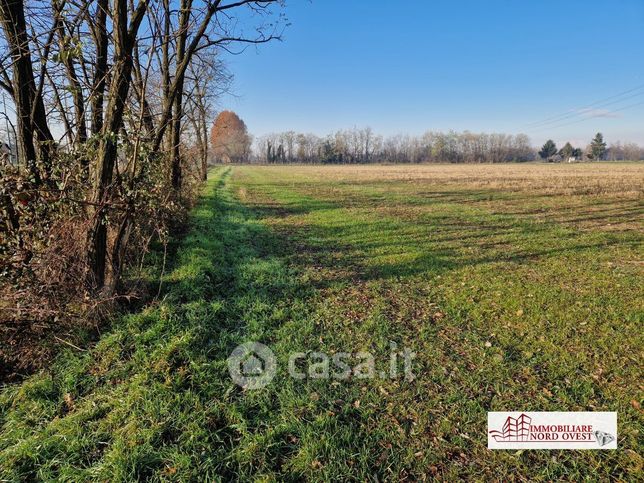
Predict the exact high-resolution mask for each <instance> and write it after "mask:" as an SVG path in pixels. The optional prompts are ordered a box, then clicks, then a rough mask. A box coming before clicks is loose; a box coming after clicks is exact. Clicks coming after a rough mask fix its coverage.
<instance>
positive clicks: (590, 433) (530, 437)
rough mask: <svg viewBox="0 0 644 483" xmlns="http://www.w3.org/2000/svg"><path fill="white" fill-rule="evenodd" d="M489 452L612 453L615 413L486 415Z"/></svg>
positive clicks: (615, 427)
mask: <svg viewBox="0 0 644 483" xmlns="http://www.w3.org/2000/svg"><path fill="white" fill-rule="evenodd" d="M488 448H490V449H540V448H541V449H550V448H553V449H554V448H558V449H565V448H571V449H615V448H617V413H614V412H613V413H611V412H605V413H604V412H589V413H586V412H572V413H571V412H535V413H498V412H497V413H488Z"/></svg>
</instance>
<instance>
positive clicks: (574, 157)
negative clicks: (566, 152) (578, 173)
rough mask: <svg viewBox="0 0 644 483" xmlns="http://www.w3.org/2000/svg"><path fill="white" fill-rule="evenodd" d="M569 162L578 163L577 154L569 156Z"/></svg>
mask: <svg viewBox="0 0 644 483" xmlns="http://www.w3.org/2000/svg"><path fill="white" fill-rule="evenodd" d="M568 162H569V163H576V162H577V157H576V156H570V157H569V158H568Z"/></svg>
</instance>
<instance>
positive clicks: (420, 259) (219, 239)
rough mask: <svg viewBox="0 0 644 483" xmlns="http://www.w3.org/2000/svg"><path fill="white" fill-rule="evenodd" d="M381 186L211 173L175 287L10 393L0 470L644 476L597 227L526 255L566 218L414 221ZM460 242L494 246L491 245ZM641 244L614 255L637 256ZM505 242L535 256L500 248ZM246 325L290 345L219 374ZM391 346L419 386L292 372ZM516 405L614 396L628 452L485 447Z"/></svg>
mask: <svg viewBox="0 0 644 483" xmlns="http://www.w3.org/2000/svg"><path fill="white" fill-rule="evenodd" d="M375 195H381V192H380V187H374V186H373V185H368V186H364V189H363V190H356V189H355V188H354V187H351V186H347V187H346V188H345V189H342V188H337V187H334V188H333V191H332V192H329V185H328V184H327V185H325V184H324V183H322V182H320V181H319V180H318V181H315V180H314V181H307V182H304V181H302V180H300V181H299V182H298V181H297V179H294V178H292V177H290V176H288V174H287V172H285V173H284V175H283V178H275V177H274V173H267V172H266V171H263V170H261V169H256V168H234V170H231V169H226V170H224V169H220V170H218V171H217V172H216V173H213V175H212V176H211V179H210V181H209V182H208V185H207V187H206V188H205V190H204V194H203V196H202V199H201V202H200V203H199V205H198V206H197V207H196V208H195V210H194V212H193V215H192V221H191V229H190V231H189V233H188V234H187V236H186V237H185V238H184V239H183V240H182V242H181V244H180V247H179V250H178V253H177V255H176V257H175V260H174V263H173V268H172V270H171V271H170V273H169V274H168V275H167V277H166V278H165V280H164V297H163V298H162V301H161V302H159V303H157V304H154V305H152V306H150V307H149V308H147V309H146V310H144V311H143V312H141V313H137V314H133V315H130V316H127V317H125V318H123V320H120V321H118V322H117V323H116V324H115V325H114V327H113V329H112V330H111V331H110V332H109V333H108V334H105V335H104V336H103V337H102V339H101V340H100V342H99V343H98V345H97V346H96V347H95V348H93V349H92V350H91V351H89V352H87V353H84V354H82V355H79V354H78V353H73V352H69V353H66V354H64V355H63V356H61V358H60V359H59V361H58V362H57V364H56V365H55V366H54V367H52V368H51V370H50V371H48V372H47V373H44V374H41V375H37V376H35V377H32V378H30V379H29V380H28V381H26V382H25V383H24V384H22V385H19V386H11V387H8V388H6V389H4V390H3V391H2V393H0V481H1V480H4V479H6V480H9V481H20V480H28V479H42V480H66V481H84V480H114V481H129V480H132V479H152V480H177V481H190V480H193V481H194V480H201V481H203V480H218V479H221V480H235V479H239V480H244V481H248V480H256V479H259V480H298V479H302V478H308V479H315V480H331V479H336V480H339V479H345V480H346V479H355V480H361V481H363V480H375V479H379V480H382V479H392V480H398V479H404V478H414V479H418V478H422V477H424V476H426V477H430V478H431V477H436V478H444V479H455V478H465V477H478V478H485V479H491V478H498V479H543V480H551V479H555V478H567V479H575V480H577V479H582V478H590V479H594V478H596V477H598V478H606V477H613V478H622V479H629V478H632V477H634V476H635V475H636V474H637V473H638V472H641V469H642V458H641V456H640V455H639V454H638V453H639V450H640V446H638V441H641V434H642V416H641V413H640V412H638V411H637V410H635V409H634V408H633V407H631V405H630V401H631V400H632V399H638V398H639V395H641V386H640V387H639V389H638V388H637V387H636V385H635V380H636V379H637V377H638V375H641V363H640V362H638V354H639V355H641V335H640V334H639V330H638V328H640V327H641V312H640V311H638V310H639V309H641V307H639V305H638V302H637V293H638V285H637V284H638V282H637V276H636V275H637V274H633V273H632V272H629V271H628V270H625V271H622V272H619V273H614V272H613V271H606V270H603V269H602V270H599V271H597V266H600V265H601V262H602V261H604V260H605V259H606V255H605V254H602V253H601V251H600V247H601V246H603V245H602V243H604V242H605V241H606V240H605V239H604V238H603V237H604V235H602V234H593V233H590V234H589V235H588V237H589V240H588V241H589V243H582V244H579V243H578V240H577V244H578V245H583V246H584V248H579V250H576V251H575V250H570V249H568V250H563V251H556V250H555V251H552V253H546V254H542V255H541V256H532V257H531V254H533V253H534V252H535V250H537V249H538V248H539V245H540V244H541V245H543V244H544V243H547V244H549V245H552V244H553V243H554V242H555V240H558V239H561V241H560V242H559V243H560V244H563V247H564V248H566V247H567V246H568V245H566V244H571V245H572V242H573V241H572V240H571V239H570V238H568V237H567V236H564V235H566V233H567V232H566V229H565V227H564V228H561V227H558V226H557V225H553V226H549V227H548V229H547V230H545V231H544V230H541V231H540V230H532V229H531V227H532V226H533V225H531V224H530V223H528V224H527V225H525V224H524V225H521V224H519V225H518V226H519V227H518V228H516V227H515V229H513V226H514V225H516V223H515V222H516V220H513V219H510V218H508V217H504V216H499V215H494V214H487V215H486V214H485V213H484V212H481V211H480V210H479V211H472V209H471V208H469V207H467V206H465V205H463V206H461V207H459V206H458V205H459V204H458V203H456V206H455V205H454V204H447V205H445V204H436V205H432V206H431V210H429V211H428V212H423V213H420V214H419V213H415V214H412V215H413V216H410V213H409V212H404V213H403V212H400V211H396V210H395V209H393V208H391V207H388V206H386V201H387V200H386V199H383V200H382V203H378V202H375V201H374V198H373V196H375ZM383 196H384V195H383ZM398 208H400V207H398ZM374 210H375V211H374ZM419 216H420V217H419ZM459 224H460V225H459ZM477 224H478V225H477ZM477 226H481V227H486V228H485V229H484V230H483V231H482V232H481V231H480V230H478V229H477ZM450 227H451V228H450ZM537 228H538V227H537ZM542 228H543V227H542ZM562 236H563V238H562ZM459 237H460V238H459ZM468 237H472V238H470V239H475V240H481V242H482V243H489V242H490V241H491V240H492V241H493V242H494V243H496V244H497V245H498V246H497V245H495V246H494V247H492V248H490V249H491V250H493V251H492V252H491V253H489V252H488V253H485V257H482V256H481V255H482V253H483V252H484V248H483V247H481V246H479V245H472V244H470V245H467V244H465V243H463V240H465V239H468ZM495 237H496V238H495ZM629 237H631V235H625V238H623V239H619V238H618V239H617V240H616V242H615V243H614V245H615V248H614V250H616V252H612V256H614V255H615V253H619V254H621V255H622V256H623V257H625V258H627V259H628V258H629V257H631V258H632V257H634V256H635V255H634V252H633V248H632V244H631V245H629V242H632V241H633V240H632V237H631V238H629ZM604 244H605V243H604ZM586 245H587V246H586ZM470 246H471V248H472V250H470V249H469V248H470ZM555 248H556V247H555ZM513 250H516V251H518V252H519V254H521V253H523V254H527V257H528V258H526V259H520V258H519V259H517V258H516V257H515V258H512V257H507V259H503V261H502V262H495V261H494V258H495V257H496V255H497V254H499V253H502V252H506V253H507V252H510V254H512V253H513ZM473 251H474V253H472V252H473ZM562 254H563V255H562ZM593 256H594V257H599V258H598V260H599V262H597V263H598V264H599V265H595V264H594V262H592V260H594V258H593ZM530 257H531V258H530ZM488 258H489V260H487V259H488ZM470 260H478V261H479V263H466V262H467V261H470ZM525 260H530V263H529V264H528V263H526V262H525ZM579 260H582V261H587V266H583V265H581V266H580V265H579ZM589 261H590V262H589ZM457 262H458V263H457ZM570 272H572V274H571V273H570ZM575 279H578V280H582V281H583V283H581V284H578V285H575V286H572V287H570V286H568V281H569V280H575ZM553 280H559V282H560V284H553V283H552V281H553ZM615 283H619V284H621V287H622V289H621V290H620V291H615V290H611V286H612V285H611V284H615ZM495 294H496V295H495ZM599 308H601V309H602V310H603V312H601V313H595V312H590V311H596V310H597V309H599ZM544 314H545V316H544ZM615 320H619V321H620V324H615V323H614V321H615ZM584 321H585V322H586V323H585V324H584V325H583V326H580V325H579V324H580V323H581V322H584ZM617 339H618V340H620V341H623V342H622V346H619V344H616V343H615V340H617ZM249 340H255V341H261V342H263V343H265V344H267V345H269V346H270V347H271V349H273V351H274V352H275V354H276V357H277V361H278V373H277V376H276V378H275V379H274V381H273V382H272V383H271V384H270V385H269V386H267V387H266V388H265V389H262V390H257V391H242V390H241V389H240V388H239V387H238V386H236V385H235V384H233V382H232V381H231V379H230V376H229V374H228V368H227V364H226V358H227V357H228V355H229V354H230V352H231V350H232V349H233V348H234V347H235V346H237V345H238V344H240V343H242V342H246V341H249ZM390 341H394V342H396V344H398V346H399V347H401V348H402V347H405V346H408V347H411V348H412V349H413V350H414V351H415V352H417V353H418V356H417V361H416V364H417V365H416V367H415V372H416V374H417V379H416V380H414V381H412V382H409V381H405V380H401V379H395V380H390V379H387V380H382V379H357V378H352V379H350V380H342V381H339V380H315V379H306V380H295V379H293V378H291V377H289V376H288V375H287V374H286V367H287V361H288V357H289V354H291V353H293V352H297V351H302V352H306V351H324V352H326V353H329V354H333V353H334V352H337V351H347V352H358V351H363V350H368V351H369V352H371V353H372V354H374V355H375V356H376V360H377V362H379V363H380V362H382V363H383V365H384V367H387V366H388V362H389V359H388V357H389V352H390ZM488 343H489V345H488ZM579 347H581V348H582V350H579ZM575 349H577V350H575ZM379 368H380V367H379ZM638 391H639V392H638ZM519 408H520V409H526V410H527V409H532V410H557V409H561V410H576V409H578V410H581V409H587V410H592V409H596V410H602V409H606V410H619V411H620V415H619V417H620V433H621V434H620V447H621V448H622V449H620V450H619V451H616V452H602V453H598V452H589V451H587V452H573V451H570V452H530V451H528V452H523V453H522V452H506V451H498V452H489V451H488V450H487V449H486V448H485V445H486V435H485V431H486V428H485V426H486V419H485V413H486V411H488V410H493V409H498V410H505V409H519Z"/></svg>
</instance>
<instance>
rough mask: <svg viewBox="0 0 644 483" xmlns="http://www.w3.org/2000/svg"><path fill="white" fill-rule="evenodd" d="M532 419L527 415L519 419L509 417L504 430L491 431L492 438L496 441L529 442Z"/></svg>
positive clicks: (522, 415)
mask: <svg viewBox="0 0 644 483" xmlns="http://www.w3.org/2000/svg"><path fill="white" fill-rule="evenodd" d="M531 423H532V418H531V417H530V416H528V415H527V414H521V415H520V416H519V417H518V418H513V417H512V416H508V419H506V420H505V424H504V425H503V429H502V430H501V431H490V436H492V437H493V438H494V441H496V442H497V443H498V442H501V441H512V442H518V441H528V440H529V438H530V424H531Z"/></svg>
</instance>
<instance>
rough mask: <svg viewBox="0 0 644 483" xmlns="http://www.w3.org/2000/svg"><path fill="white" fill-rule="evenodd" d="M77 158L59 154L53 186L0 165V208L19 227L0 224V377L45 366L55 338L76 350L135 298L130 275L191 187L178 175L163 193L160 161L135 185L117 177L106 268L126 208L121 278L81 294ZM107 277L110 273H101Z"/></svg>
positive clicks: (82, 184) (190, 180)
mask: <svg viewBox="0 0 644 483" xmlns="http://www.w3.org/2000/svg"><path fill="white" fill-rule="evenodd" d="M76 159H77V158H76V157H73V156H68V157H65V156H61V159H60V160H59V163H58V164H57V166H58V169H59V172H58V173H57V174H56V178H57V179H59V180H62V181H60V182H58V183H57V184H56V185H55V186H52V185H48V186H45V187H40V188H38V189H35V188H34V187H33V184H32V183H31V182H30V180H29V178H28V176H27V175H26V174H25V173H24V172H21V171H20V170H19V169H18V168H15V167H3V169H2V170H0V183H1V191H0V196H3V197H4V198H3V200H2V201H3V203H5V205H4V206H3V207H2V209H3V210H5V211H6V208H7V205H6V203H7V202H8V203H11V205H12V206H11V208H12V209H14V211H15V212H16V213H17V214H18V216H19V218H20V229H19V230H17V231H16V230H14V231H12V230H11V227H10V225H9V224H5V223H4V221H3V223H2V225H1V226H0V382H2V381H3V380H4V381H8V380H12V379H14V378H16V377H19V376H20V375H23V374H28V373H30V372H32V371H33V370H36V369H39V368H42V367H45V366H46V364H47V362H48V361H49V360H50V359H51V356H52V355H53V354H54V353H55V349H56V347H58V346H60V345H61V344H64V345H67V346H71V347H75V348H76V350H83V349H82V346H83V345H85V344H86V343H87V342H88V340H89V339H88V337H91V336H92V334H97V333H98V332H99V328H100V326H101V325H102V324H103V323H104V322H105V321H106V320H107V319H109V317H110V316H111V315H112V314H113V313H114V311H115V310H117V309H119V308H120V307H122V306H123V304H127V303H129V302H131V301H132V300H133V299H140V298H143V297H144V296H145V289H146V288H147V287H145V286H144V285H143V284H142V283H141V282H140V280H139V277H138V276H137V272H138V270H139V269H140V268H141V267H142V264H143V261H144V257H145V255H146V254H147V253H148V251H149V249H150V245H151V243H152V242H153V241H160V242H161V243H166V242H167V241H168V238H169V234H170V233H171V232H172V231H173V228H176V226H177V225H180V224H181V223H182V221H183V220H184V219H185V217H186V214H187V210H188V208H189V207H190V205H191V203H192V200H193V197H194V193H195V186H196V185H197V183H196V181H194V180H195V179H196V178H195V177H190V176H187V177H186V180H187V182H186V186H185V189H184V190H183V191H182V193H181V195H180V196H176V195H174V194H173V192H172V190H171V189H170V186H169V183H168V178H169V176H167V174H168V173H167V170H166V169H164V168H165V167H164V163H165V162H166V160H165V159H164V158H162V157H161V158H159V159H156V160H155V163H156V165H152V166H149V168H148V169H146V170H145V171H144V172H143V173H139V174H138V176H137V183H136V188H135V189H129V187H128V185H127V179H121V180H120V184H119V185H117V186H115V187H114V188H113V192H112V194H111V196H112V199H113V200H115V202H114V207H113V208H110V212H109V215H108V216H109V218H110V225H109V228H108V259H107V261H106V262H107V267H108V269H109V267H111V265H112V264H111V262H112V260H111V259H110V257H111V255H112V253H111V250H112V246H113V245H114V240H115V238H116V231H117V227H118V225H119V221H120V219H122V217H123V214H124V210H123V209H122V206H124V205H125V204H126V201H127V202H129V203H130V204H131V205H132V206H133V207H134V208H133V215H132V224H131V226H132V229H131V232H130V236H129V238H128V245H127V250H126V251H125V253H124V267H123V268H124V270H125V271H126V273H128V277H127V280H126V282H125V283H119V284H117V287H118V290H117V291H116V292H115V293H107V294H100V295H97V294H95V293H90V292H89V291H88V290H86V275H87V265H86V255H85V254H86V251H87V250H86V237H87V233H88V229H89V226H90V223H91V212H92V210H91V205H90V204H87V203H84V202H83V200H86V199H88V198H89V191H88V185H89V183H88V182H87V181H86V178H84V177H83V176H82V175H81V173H80V172H79V170H78V163H77V162H75V160H76ZM106 276H107V279H108V280H109V279H110V278H111V277H112V274H111V273H109V271H108V273H107V274H106Z"/></svg>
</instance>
